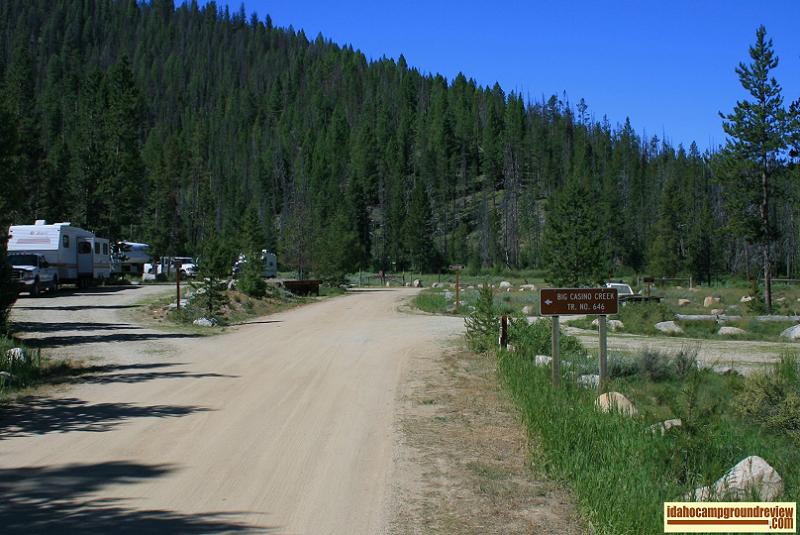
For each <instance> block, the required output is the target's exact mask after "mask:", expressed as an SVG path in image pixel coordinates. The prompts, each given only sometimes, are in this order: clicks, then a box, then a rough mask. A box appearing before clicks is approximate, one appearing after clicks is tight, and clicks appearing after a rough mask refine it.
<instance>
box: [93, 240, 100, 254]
mask: <svg viewBox="0 0 800 535" xmlns="http://www.w3.org/2000/svg"><path fill="white" fill-rule="evenodd" d="M94 254H100V244H99V243H97V242H94Z"/></svg>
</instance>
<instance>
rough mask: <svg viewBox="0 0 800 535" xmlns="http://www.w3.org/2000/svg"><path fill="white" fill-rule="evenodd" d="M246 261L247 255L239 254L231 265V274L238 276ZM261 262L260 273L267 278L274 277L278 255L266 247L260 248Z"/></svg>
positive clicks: (276, 272)
mask: <svg viewBox="0 0 800 535" xmlns="http://www.w3.org/2000/svg"><path fill="white" fill-rule="evenodd" d="M246 262H247V256H246V255H244V254H240V255H239V260H237V261H236V263H235V264H234V265H233V276H234V277H238V276H239V274H240V273H241V272H242V270H243V269H244V265H245V263H246ZM261 262H262V264H263V266H264V267H263V270H262V272H261V275H262V276H263V277H264V278H267V279H274V278H275V277H277V276H278V257H277V256H276V255H275V253H270V252H269V251H267V250H266V249H262V251H261Z"/></svg>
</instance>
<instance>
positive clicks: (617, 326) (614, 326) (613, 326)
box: [592, 318, 625, 332]
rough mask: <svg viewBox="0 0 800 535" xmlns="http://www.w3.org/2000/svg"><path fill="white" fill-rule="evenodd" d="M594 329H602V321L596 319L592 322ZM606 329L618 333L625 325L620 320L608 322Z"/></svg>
mask: <svg viewBox="0 0 800 535" xmlns="http://www.w3.org/2000/svg"><path fill="white" fill-rule="evenodd" d="M592 327H600V320H599V319H597V318H595V319H594V320H593V321H592ZM606 327H608V330H609V331H611V332H617V331H619V330H621V329H623V328H624V327H625V324H624V323H622V322H621V321H620V320H606Z"/></svg>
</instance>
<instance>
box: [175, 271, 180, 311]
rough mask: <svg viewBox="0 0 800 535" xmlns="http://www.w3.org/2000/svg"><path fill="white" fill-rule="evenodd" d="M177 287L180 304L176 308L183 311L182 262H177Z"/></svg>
mask: <svg viewBox="0 0 800 535" xmlns="http://www.w3.org/2000/svg"><path fill="white" fill-rule="evenodd" d="M175 289H176V292H177V294H178V304H177V308H176V310H177V311H178V312H180V311H181V262H180V261H177V262H175Z"/></svg>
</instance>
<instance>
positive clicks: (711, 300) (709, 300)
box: [703, 295, 719, 308]
mask: <svg viewBox="0 0 800 535" xmlns="http://www.w3.org/2000/svg"><path fill="white" fill-rule="evenodd" d="M717 303H719V297H714V296H712V295H709V296H707V297H706V298H705V299H703V306H704V307H706V308H709V307H713V306H714V305H715V304H717Z"/></svg>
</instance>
